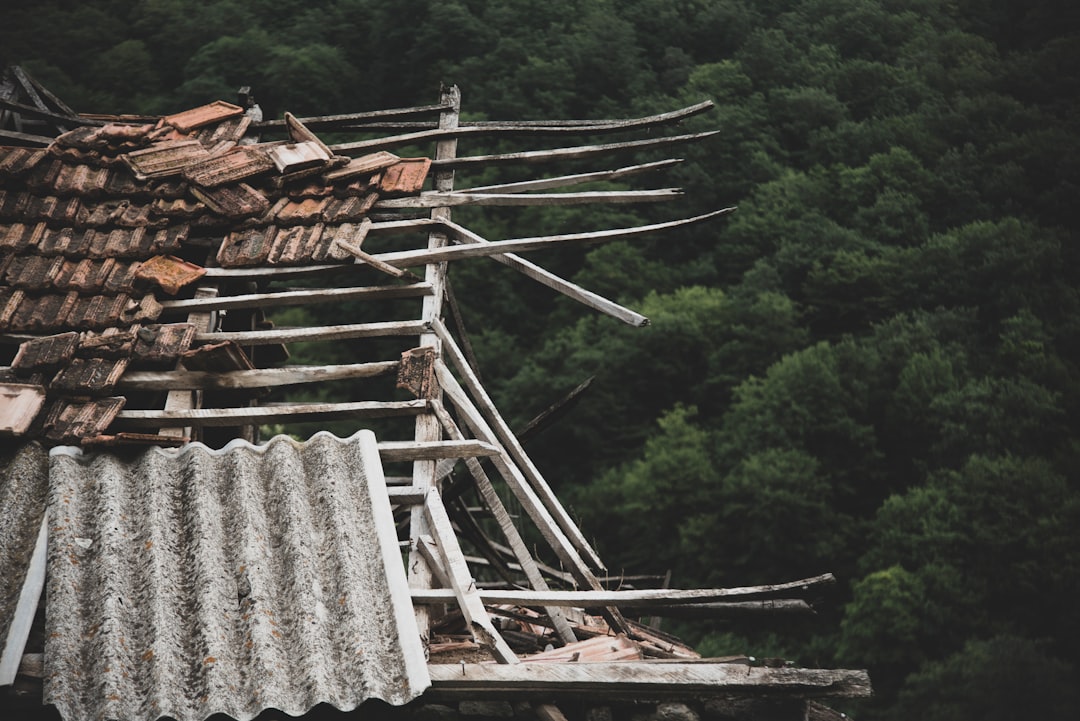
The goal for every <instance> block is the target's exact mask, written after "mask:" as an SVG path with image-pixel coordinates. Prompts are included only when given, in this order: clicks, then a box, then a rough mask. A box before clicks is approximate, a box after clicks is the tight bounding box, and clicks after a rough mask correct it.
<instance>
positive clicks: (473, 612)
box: [424, 488, 521, 665]
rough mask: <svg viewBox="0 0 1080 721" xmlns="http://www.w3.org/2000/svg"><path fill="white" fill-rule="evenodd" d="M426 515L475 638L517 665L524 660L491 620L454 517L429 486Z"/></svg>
mask: <svg viewBox="0 0 1080 721" xmlns="http://www.w3.org/2000/svg"><path fill="white" fill-rule="evenodd" d="M424 515H425V516H426V518H427V520H428V525H429V527H430V528H431V535H432V537H433V538H434V539H435V543H436V544H437V548H438V551H439V555H440V556H441V557H442V560H443V568H444V569H445V575H446V577H447V579H448V580H449V582H450V587H451V593H452V594H453V597H454V598H456V599H457V602H458V606H459V607H460V608H461V613H462V615H463V616H464V617H465V623H466V624H467V626H468V628H469V632H470V633H471V634H472V636H473V639H474V640H475V641H476V642H477V643H479V644H480V645H482V646H486V647H487V648H489V649H490V650H491V652H492V654H494V656H495V659H496V660H497V661H498V662H499V663H500V664H507V665H514V664H518V663H520V662H521V660H520V659H519V658H518V657H517V654H515V653H514V652H513V650H511V648H510V646H509V645H507V643H506V641H505V640H504V639H503V637H502V636H500V635H499V632H498V631H496V630H495V626H494V625H493V624H492V623H491V618H490V617H489V616H488V612H487V609H485V608H484V604H483V602H482V601H481V600H480V593H479V591H478V590H477V588H476V581H475V580H474V579H473V577H472V574H471V573H469V566H468V564H467V563H466V562H465V556H464V554H462V552H461V548H460V547H459V546H458V543H457V536H455V535H454V528H453V526H452V525H451V524H450V518H449V517H448V516H447V515H446V508H445V507H443V504H442V498H441V497H440V496H439V492H438V491H437V490H436V489H434V488H429V489H427V496H426V498H425V500H424Z"/></svg>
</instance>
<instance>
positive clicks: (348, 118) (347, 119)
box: [251, 103, 449, 130]
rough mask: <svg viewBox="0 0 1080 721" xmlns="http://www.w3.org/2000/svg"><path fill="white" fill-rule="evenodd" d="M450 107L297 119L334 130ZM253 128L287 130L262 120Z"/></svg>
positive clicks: (282, 123)
mask: <svg viewBox="0 0 1080 721" xmlns="http://www.w3.org/2000/svg"><path fill="white" fill-rule="evenodd" d="M448 107H449V106H447V105H445V104H443V103H439V104H438V105H418V106H416V107H412V108H390V109H389V110H370V111H367V112H363V113H348V114H345V115H318V116H313V117H309V118H297V120H299V121H300V122H301V123H303V124H304V125H306V126H308V127H309V128H311V129H312V130H318V129H320V128H321V129H327V128H334V127H338V126H341V125H349V124H353V123H360V122H363V121H365V120H384V119H386V118H401V117H408V116H410V115H428V114H431V113H441V112H443V111H445V110H446V109H447V108H448ZM251 128H252V129H253V130H263V129H272V128H281V129H284V128H285V121H284V120H283V119H281V120H262V121H259V122H257V123H252V124H251Z"/></svg>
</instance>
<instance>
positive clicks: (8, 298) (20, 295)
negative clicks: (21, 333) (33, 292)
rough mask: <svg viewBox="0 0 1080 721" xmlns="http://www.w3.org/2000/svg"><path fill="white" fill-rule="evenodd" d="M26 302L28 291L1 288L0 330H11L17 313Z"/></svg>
mask: <svg viewBox="0 0 1080 721" xmlns="http://www.w3.org/2000/svg"><path fill="white" fill-rule="evenodd" d="M25 301H26V291H22V290H14V289H13V288H6V287H3V286H0V330H11V322H12V320H14V318H15V313H16V312H17V311H18V310H19V307H20V306H21V305H22V304H23V303H24V302H25Z"/></svg>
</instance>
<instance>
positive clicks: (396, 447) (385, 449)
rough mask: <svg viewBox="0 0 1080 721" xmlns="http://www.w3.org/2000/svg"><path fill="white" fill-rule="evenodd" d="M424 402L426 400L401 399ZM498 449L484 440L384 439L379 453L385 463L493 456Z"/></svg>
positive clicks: (380, 444)
mask: <svg viewBox="0 0 1080 721" xmlns="http://www.w3.org/2000/svg"><path fill="white" fill-rule="evenodd" d="M400 402H404V403H423V402H424V401H400ZM498 452H499V451H498V449H497V448H496V447H495V446H493V445H491V444H490V443H484V442H482V441H383V442H380V443H379V455H380V456H382V459H383V462H384V463H389V462H393V461H417V460H420V461H436V460H439V459H440V458H480V457H483V456H493V455H495V454H496V453H498Z"/></svg>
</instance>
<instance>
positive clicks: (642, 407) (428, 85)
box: [0, 0, 1080, 721]
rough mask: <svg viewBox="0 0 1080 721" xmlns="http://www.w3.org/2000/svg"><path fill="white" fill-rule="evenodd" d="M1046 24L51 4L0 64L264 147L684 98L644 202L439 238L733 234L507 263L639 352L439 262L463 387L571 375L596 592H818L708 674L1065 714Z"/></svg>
mask: <svg viewBox="0 0 1080 721" xmlns="http://www.w3.org/2000/svg"><path fill="white" fill-rule="evenodd" d="M1078 7H1080V6H1077V5H1076V4H1075V3H1072V2H1067V1H1066V0H982V1H976V0H950V1H949V2H941V1H932V0H547V1H546V2H532V1H530V0H502V1H499V2H497V1H495V0H398V1H396V2H391V1H389V0H339V1H336V2H333V1H330V0H302V1H301V0H248V1H243V2H242V1H240V0H231V1H229V0H225V1H220V2H213V3H202V2H195V1H194V0H144V1H141V2H138V1H136V0H111V1H100V2H77V1H74V0H73V1H70V2H63V1H59V0H54V1H51V2H49V1H41V2H35V3H25V4H23V5H21V6H20V7H19V8H16V9H7V10H5V11H4V12H3V22H2V23H0V25H2V28H0V54H2V57H0V60H2V61H3V62H4V63H5V64H6V63H10V62H18V63H21V64H22V65H24V66H25V67H26V68H27V69H28V70H29V71H30V72H31V73H32V74H33V75H34V76H35V77H36V78H37V79H38V80H40V81H41V82H42V83H43V84H44V85H46V86H47V87H49V88H50V89H51V90H53V91H54V92H55V93H56V94H57V95H59V96H61V97H62V98H64V99H65V100H66V101H67V103H68V104H69V105H71V106H72V107H74V108H75V109H77V110H80V111H85V112H172V111H176V110H179V109H182V108H185V107H188V106H191V105H195V104H201V103H204V102H207V101H209V100H213V99H217V98H223V99H226V100H232V99H234V98H235V93H236V89H237V88H238V87H239V86H241V85H250V86H252V87H253V89H254V92H255V95H256V97H257V98H258V100H259V102H260V103H261V105H262V107H263V108H264V110H265V111H266V112H267V113H268V115H270V116H275V115H280V114H281V113H282V112H283V111H285V110H290V111H292V112H294V113H297V114H300V115H303V114H313V113H319V114H327V113H337V112H346V111H358V110H365V109H373V108H382V107H394V106H400V105H418V104H426V103H430V102H433V101H435V100H436V98H437V92H438V87H439V82H440V81H448V82H453V83H456V84H458V85H459V86H460V87H461V89H462V95H463V107H464V109H465V111H466V113H467V115H468V116H471V117H487V118H493V119H541V118H575V117H590V118H596V117H629V116H635V115H645V114H649V113H655V112H662V111H665V110H671V109H673V108H676V107H679V106H682V105H688V104H691V103H695V102H698V101H701V100H703V99H713V100H714V101H715V102H716V103H717V109H716V110H714V111H713V112H711V113H709V114H707V115H704V116H701V117H698V118H695V119H693V121H691V122H688V123H687V125H686V128H687V129H688V130H707V129H713V128H716V129H719V130H720V131H721V132H720V134H719V135H718V136H716V137H714V138H711V139H709V140H707V141H704V142H703V143H701V144H699V145H697V146H694V147H691V148H688V149H686V150H685V153H686V155H685V157H686V158H687V162H686V163H685V164H683V165H682V166H680V167H679V168H678V169H677V170H676V171H675V173H674V175H675V180H676V182H677V183H678V184H680V185H682V186H684V187H685V188H686V189H687V191H688V192H687V195H686V196H685V199H684V200H681V201H679V202H678V203H677V204H676V205H664V206H659V207H656V206H648V207H641V208H638V207H630V206H618V209H616V210H612V209H610V208H602V209H593V208H587V209H582V208H572V209H568V210H563V211H559V212H558V213H551V212H550V211H549V212H547V213H533V212H530V211H525V212H521V211H514V212H512V213H510V212H488V213H486V214H481V213H480V212H479V211H461V217H462V218H463V219H466V222H467V223H468V224H469V225H470V226H471V227H473V228H475V229H477V230H480V231H483V232H484V233H486V235H487V236H488V237H491V238H493V239H495V238H501V237H513V236H526V235H538V234H541V233H544V232H560V231H567V230H582V229H596V228H601V227H606V226H614V225H625V224H628V223H627V222H626V221H627V220H628V217H627V216H628V215H633V220H642V221H648V220H661V219H668V218H673V217H682V216H687V215H691V214H693V213H695V212H698V211H704V210H709V209H714V208H719V207H723V206H727V205H737V206H738V207H739V210H738V212H737V213H736V214H734V215H733V216H731V217H730V218H728V219H725V220H722V221H718V222H715V223H712V224H707V225H703V226H696V227H694V228H692V229H689V230H685V231H683V232H680V233H672V234H669V235H666V236H664V237H657V238H654V239H650V240H644V241H633V242H623V243H616V244H612V245H608V246H600V247H594V246H590V249H589V250H588V251H587V252H585V251H582V250H580V249H579V250H569V251H565V252H552V253H545V254H543V255H536V256H535V258H534V259H535V260H536V261H537V262H539V263H541V264H543V265H545V266H547V267H549V268H551V269H552V270H555V271H557V272H560V273H562V274H564V275H568V276H572V277H573V278H574V279H575V280H577V281H579V282H580V283H582V284H583V285H585V286H586V287H588V288H591V289H593V290H595V291H597V292H600V293H602V294H606V295H608V296H610V297H614V298H617V299H618V300H619V301H620V302H622V303H624V304H626V305H629V306H631V307H634V308H635V309H637V310H640V311H641V312H642V313H644V314H646V315H648V316H649V317H650V318H651V319H652V325H651V326H649V327H647V328H644V329H632V328H627V327H625V326H622V325H620V324H619V323H618V322H616V321H614V320H611V319H610V318H606V317H600V316H596V315H591V314H589V312H588V311H586V310H584V309H583V308H581V307H580V306H576V305H574V304H573V303H571V302H570V301H565V299H556V298H554V297H553V296H552V295H551V294H549V293H548V292H547V291H545V290H544V289H542V288H538V287H532V286H530V285H528V284H527V283H525V282H523V281H520V280H519V279H518V278H517V277H515V276H514V275H513V274H511V273H505V274H504V273H499V272H494V271H493V270H492V268H490V267H488V266H489V265H492V264H480V263H474V264H462V265H461V266H460V267H455V269H454V271H453V272H454V276H453V279H454V283H455V289H456V291H457V295H458V296H459V300H460V301H461V303H462V305H463V313H464V317H465V321H466V323H467V324H468V326H469V328H470V330H471V332H472V335H473V342H474V344H475V345H476V347H477V352H478V354H479V356H480V360H481V366H482V368H481V370H482V372H483V374H484V378H485V381H486V382H487V383H488V385H489V387H490V388H491V390H492V391H493V392H494V394H495V395H496V398H497V400H498V401H499V402H500V406H501V407H502V408H503V409H504V410H505V411H506V412H507V413H508V414H510V415H511V416H512V417H514V418H516V419H517V421H518V422H519V423H524V422H525V421H527V420H528V419H529V418H531V417H532V416H533V415H534V414H535V413H537V412H539V411H540V410H542V409H543V408H544V407H545V406H547V405H548V404H549V403H550V402H551V401H553V400H555V399H556V398H557V397H559V396H560V395H561V394H562V393H564V392H566V391H568V390H570V389H571V388H573V387H574V386H576V385H577V384H579V383H580V382H582V381H583V380H585V379H586V378H588V377H590V376H595V381H594V383H593V384H592V386H591V388H590V389H589V391H588V392H587V393H586V394H585V395H584V396H583V398H582V400H581V402H580V403H579V404H578V405H577V406H576V407H575V408H574V409H573V411H572V412H571V413H570V414H568V415H567V416H566V417H565V418H564V419H563V420H562V421H561V422H560V423H559V424H558V425H556V426H554V427H552V428H550V429H547V430H546V431H544V432H543V433H541V434H539V435H537V436H536V437H535V438H534V439H532V440H531V441H530V444H529V449H530V451H531V452H532V453H533V454H534V457H535V459H536V460H537V461H538V463H539V465H540V466H541V467H542V468H543V470H544V471H545V473H546V475H547V476H548V477H549V478H550V479H551V480H552V481H553V482H554V483H555V485H556V486H557V489H558V490H559V492H560V493H561V494H562V495H563V497H564V498H566V499H567V500H568V502H569V504H570V505H571V506H572V507H573V509H574V511H575V513H576V514H577V515H578V516H579V517H580V519H581V521H582V525H583V527H584V529H585V530H586V532H587V533H588V534H590V535H591V536H593V537H595V539H596V542H597V544H598V546H599V548H600V550H601V553H602V555H603V556H604V557H605V558H606V559H607V560H608V563H609V565H610V566H611V567H612V569H614V570H618V569H625V570H626V572H628V573H641V572H652V573H664V572H665V571H666V570H668V569H671V570H672V573H673V577H672V584H673V585H674V586H678V587H690V586H693V585H701V584H704V585H709V586H713V585H742V584H750V583H756V582H778V581H786V580H791V579H795V578H799V577H803V576H809V575H813V574H817V573H822V572H825V571H833V572H834V573H836V574H837V576H839V577H840V584H839V585H840V590H839V591H838V592H837V594H836V596H835V598H834V599H832V600H833V604H832V605H831V607H829V609H828V610H825V611H823V612H822V613H821V614H820V615H819V616H818V617H817V619H815V621H814V622H813V624H800V625H791V626H788V625H778V624H777V623H775V622H771V623H770V624H768V625H765V626H763V627H762V628H757V627H756V626H742V625H735V626H732V625H697V626H686V627H683V628H681V629H680V631H682V632H683V633H684V634H685V635H687V636H688V637H689V638H691V640H693V641H695V642H698V643H699V647H700V648H701V650H703V651H704V652H706V653H712V654H715V655H726V654H736V653H751V654H754V655H759V656H761V655H767V656H783V657H785V658H788V659H792V660H793V661H795V662H796V663H804V664H815V665H826V666H828V665H837V666H846V667H869V669H870V671H871V675H872V678H873V680H874V683H875V687H876V691H877V697H876V698H875V699H874V700H873V701H871V702H868V703H866V704H863V705H862V706H858V707H852V708H851V709H850V711H851V712H852V713H854V714H855V715H856V716H857V717H858V718H860V719H910V718H920V719H934V720H937V719H941V720H945V719H948V720H955V721H967V720H968V719H1015V718H1041V719H1075V718H1077V717H1078V716H1080V711H1078V710H1080V696H1078V691H1077V689H1078V688H1080V671H1078V669H1080V610H1078V609H1080V470H1078V469H1080V433H1078V431H1080V290H1078V289H1080V283H1078V280H1080V237H1078V223H1077V221H1076V219H1075V218H1076V213H1077V211H1076V207H1077V204H1078V202H1080V132H1078V131H1080V128H1078V123H1080V21H1078V10H1077V8H1078ZM467 150H468V152H475V151H476V149H474V148H472V147H469V148H467ZM473 180H476V179H473ZM1070 208H1073V210H1070ZM457 212H458V211H455V217H457Z"/></svg>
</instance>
